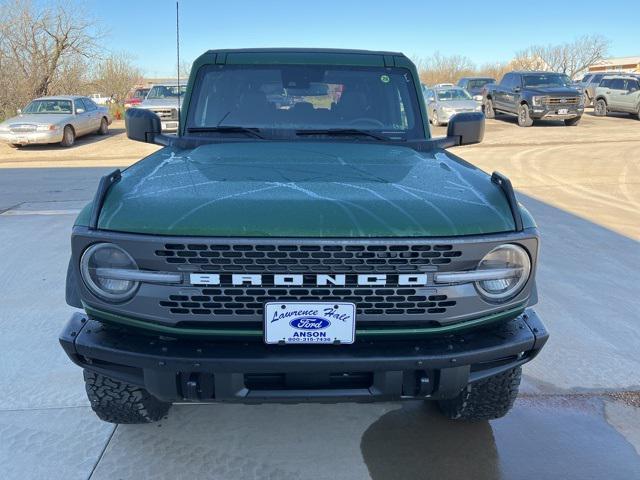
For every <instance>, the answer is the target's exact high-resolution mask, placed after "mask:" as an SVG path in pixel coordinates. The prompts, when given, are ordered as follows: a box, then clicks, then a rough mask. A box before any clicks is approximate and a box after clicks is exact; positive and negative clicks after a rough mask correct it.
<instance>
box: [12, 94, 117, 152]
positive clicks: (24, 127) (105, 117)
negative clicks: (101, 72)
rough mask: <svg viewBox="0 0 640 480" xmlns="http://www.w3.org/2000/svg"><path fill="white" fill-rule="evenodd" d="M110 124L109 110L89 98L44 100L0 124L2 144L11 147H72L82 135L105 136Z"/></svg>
mask: <svg viewBox="0 0 640 480" xmlns="http://www.w3.org/2000/svg"><path fill="white" fill-rule="evenodd" d="M111 122H112V118H111V115H110V114H109V110H108V109H107V108H106V107H101V106H98V105H96V104H95V102H93V101H92V100H91V99H90V98H87V97H80V96H59V97H42V98H37V99H35V100H33V101H32V102H31V103H29V105H27V106H26V107H25V108H24V110H22V111H19V112H18V115H17V116H15V117H12V118H9V119H8V120H5V121H4V122H2V123H0V140H1V141H3V142H6V143H8V144H9V145H11V146H20V145H29V144H46V143H59V144H60V145H62V146H63V147H70V146H71V145H73V144H74V143H75V140H76V138H77V137H80V136H82V135H88V134H91V133H97V134H99V135H106V134H107V133H108V132H109V125H110V124H111Z"/></svg>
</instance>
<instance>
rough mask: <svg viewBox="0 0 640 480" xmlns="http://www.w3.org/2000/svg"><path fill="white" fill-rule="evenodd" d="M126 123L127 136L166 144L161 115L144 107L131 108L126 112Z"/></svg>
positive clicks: (138, 140) (137, 139)
mask: <svg viewBox="0 0 640 480" xmlns="http://www.w3.org/2000/svg"><path fill="white" fill-rule="evenodd" d="M124 125H125V128H126V129H127V137H129V138H130V139H131V140H135V141H137V142H145V143H157V144H159V145H165V141H166V140H167V139H166V137H165V136H164V135H162V122H161V121H160V117H158V115H156V114H155V113H153V112H152V111H150V110H146V109H144V108H129V109H127V111H126V113H125V114H124Z"/></svg>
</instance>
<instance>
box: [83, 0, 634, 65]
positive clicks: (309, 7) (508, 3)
mask: <svg viewBox="0 0 640 480" xmlns="http://www.w3.org/2000/svg"><path fill="white" fill-rule="evenodd" d="M86 9H87V11H88V13H90V14H92V15H93V16H95V18H96V19H97V20H99V21H100V22H101V23H102V24H103V26H104V27H105V28H106V29H107V30H108V31H109V37H108V39H107V40H106V41H105V46H107V48H109V49H110V50H114V51H120V50H124V51H128V52H130V53H131V54H132V55H134V57H135V59H136V62H137V63H138V64H139V65H140V66H141V68H142V69H143V71H144V73H145V75H147V76H152V77H155V76H158V77H159V76H172V75H173V74H174V73H175V72H174V70H175V1H172V0H129V1H122V0H116V1H109V2H105V1H104V0H89V1H87V2H86ZM596 12H598V15H596ZM180 17H181V18H180V29H181V58H182V59H184V60H189V61H193V60H194V59H195V58H196V57H197V56H198V55H200V54H201V53H202V52H204V51H205V50H208V49H211V48H242V47H300V46H302V47H334V48H363V49H372V50H393V51H401V52H404V53H405V54H407V55H409V56H412V57H424V56H428V55H431V54H433V53H434V52H436V51H439V52H440V53H442V54H444V55H451V54H460V55H464V56H467V57H469V58H470V59H471V60H472V61H474V62H476V63H479V64H481V63H484V62H493V61H505V60H508V59H510V58H511V57H512V55H513V54H514V53H515V52H516V51H518V50H522V49H524V48H526V47H527V46H529V45H532V44H548V43H560V42H565V41H570V40H572V39H574V38H576V37H578V36H580V35H584V34H596V33H597V34H600V35H603V36H605V37H606V38H608V39H609V40H610V41H611V49H610V55H611V56H631V55H640V23H639V20H640V3H639V2H637V1H633V2H631V1H630V2H626V1H625V2H619V3H617V4H616V5H615V6H614V4H613V3H610V2H609V3H607V2H603V1H598V2H592V1H582V2H575V1H562V0H557V1H546V0H542V1H524V0H486V1H480V0H475V1H473V2H471V1H466V0H457V1H447V0H440V1H439V2H430V1H415V0H393V1H391V0H387V1H380V0H368V1H362V0H340V1H335V0H313V1H301V0H297V1H289V0H282V1H278V0H262V1H257V0H231V1H229V0H223V1H217V0H210V1H205V0H181V1H180ZM554 19H556V20H555V21H554Z"/></svg>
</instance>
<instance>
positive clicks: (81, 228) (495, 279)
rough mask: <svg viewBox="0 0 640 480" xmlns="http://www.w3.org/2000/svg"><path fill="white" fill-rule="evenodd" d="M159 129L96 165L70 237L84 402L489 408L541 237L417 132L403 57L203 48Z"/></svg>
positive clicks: (136, 135) (531, 324)
mask: <svg viewBox="0 0 640 480" xmlns="http://www.w3.org/2000/svg"><path fill="white" fill-rule="evenodd" d="M191 72H192V73H191V77H190V78H189V82H188V85H187V90H186V94H185V98H184V102H183V104H182V111H181V113H180V127H179V131H178V135H177V136H166V135H163V134H162V133H161V121H160V119H159V118H158V117H157V116H156V115H155V114H154V113H153V112H150V111H148V110H144V109H136V108H132V109H129V110H128V111H127V115H126V126H127V135H128V136H129V138H131V139H133V140H137V141H142V142H151V143H156V144H159V145H163V146H164V148H162V149H160V150H159V151H157V152H156V153H154V154H152V155H150V156H148V157H147V158H145V159H144V160H141V161H139V162H138V163H136V164H134V165H132V166H131V167H129V168H127V169H126V170H124V171H122V172H120V171H119V170H116V171H114V172H113V173H111V174H109V175H106V176H104V177H103V178H102V179H101V181H100V184H99V186H98V189H97V191H96V194H95V197H94V200H93V201H92V202H91V203H90V204H89V205H87V207H86V208H85V209H84V210H83V211H82V212H81V213H80V215H79V216H78V219H77V220H76V223H75V226H74V228H73V233H72V237H71V244H72V255H71V261H70V263H69V270H68V274H67V290H66V300H67V303H68V304H69V305H72V306H74V307H78V308H81V309H82V310H83V312H82V313H80V312H78V313H74V314H73V315H72V317H71V319H70V320H69V322H68V324H67V325H66V326H65V328H64V330H63V332H62V333H61V336H60V342H61V344H62V346H63V348H64V350H65V351H66V353H67V354H68V356H69V357H70V359H71V360H72V361H73V362H75V363H76V364H78V365H79V366H80V367H82V368H83V369H84V379H85V382H86V390H87V394H88V396H89V399H90V401H91V405H92V407H93V409H94V410H95V412H96V413H97V414H98V416H99V417H100V418H101V419H103V420H106V421H109V422H115V423H142V422H151V421H155V420H158V419H160V418H162V417H163V416H164V415H165V414H166V413H167V411H168V409H169V407H170V406H171V404H172V402H184V401H188V402H213V401H224V402H244V403H261V402H308V401H320V402H344V401H357V402H367V401H376V400H384V401H388V400H399V399H424V400H433V401H437V402H438V404H439V406H440V408H441V410H442V412H443V413H444V414H445V415H446V416H448V417H450V418H455V419H466V420H478V419H491V418H497V417H500V416H502V415H504V414H506V413H507V411H508V410H509V409H510V407H511V406H512V405H513V402H514V400H515V397H516V395H517V392H518V386H519V383H520V376H521V365H522V364H524V363H526V362H528V361H530V360H531V359H533V358H534V357H535V356H536V354H537V353H538V352H539V351H540V349H541V348H542V347H543V345H544V344H545V342H546V340H547V338H548V333H547V331H546V329H545V327H544V325H543V324H542V322H541V321H540V319H539V318H538V316H537V315H536V314H535V312H534V311H533V310H532V309H531V308H530V307H531V306H532V305H533V304H535V303H536V301H537V295H536V286H535V272H536V264H537V259H538V258H537V257H538V245H539V235H538V230H537V229H536V225H535V223H534V221H533V219H532V217H531V216H530V215H529V213H528V212H527V211H526V210H525V209H524V208H523V207H522V206H521V205H519V204H518V203H517V200H516V197H515V195H514V192H513V188H512V186H511V183H510V182H509V180H508V179H507V178H506V177H504V176H502V175H501V174H499V173H493V175H487V174H486V173H484V172H482V171H481V170H479V169H478V168H476V167H474V166H473V165H470V164H469V163H467V162H465V161H464V160H462V159H460V158H458V157H456V156H455V155H452V154H451V153H449V152H447V151H446V149H447V148H449V147H453V146H456V145H466V144H471V143H477V142H480V141H481V140H482V137H483V135H484V118H483V116H482V113H462V114H459V115H457V116H455V117H453V118H452V119H451V121H450V123H449V125H448V130H447V136H446V137H440V138H431V135H430V131H429V126H428V121H427V115H426V112H425V105H424V100H423V97H422V94H421V90H420V83H419V79H418V73H417V71H416V68H415V66H414V65H413V64H412V63H411V61H410V60H408V59H407V58H406V57H405V56H404V55H402V54H399V53H392V52H370V51H354V50H315V49H268V50H265V49H252V50H214V51H209V52H207V53H205V54H204V55H202V56H201V57H199V58H198V59H197V60H196V61H195V63H194V65H193V69H192V70H191Z"/></svg>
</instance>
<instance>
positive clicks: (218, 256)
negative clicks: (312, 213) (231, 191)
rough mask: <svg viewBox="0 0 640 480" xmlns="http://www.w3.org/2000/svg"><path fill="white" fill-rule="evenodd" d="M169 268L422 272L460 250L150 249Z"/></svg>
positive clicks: (449, 247) (340, 247)
mask: <svg viewBox="0 0 640 480" xmlns="http://www.w3.org/2000/svg"><path fill="white" fill-rule="evenodd" d="M155 254H156V255H157V256H159V257H163V258H164V260H165V261H166V262H167V263H168V264H170V265H173V266H174V267H175V266H177V265H180V264H183V265H192V266H198V267H199V269H200V270H203V271H213V272H242V273H245V272H246V273H259V272H288V273H293V272H296V273H299V272H314V273H324V272H331V273H349V272H357V273H367V272H378V273H388V272H400V271H401V272H413V271H425V270H429V269H430V268H429V267H431V268H433V267H432V266H437V265H446V264H449V263H451V261H452V259H454V258H457V257H460V256H462V252H461V251H460V250H457V249H455V248H454V247H453V245H447V244H442V245H438V244H434V245H429V244H417V245H416V244H414V245H407V244H404V245H400V244H390V245H380V244H370V245H367V244H357V245H338V244H333V245H327V244H322V245H295V244H290V245H286V244H282V245H273V244H235V245H228V244H221V245H216V244H209V245H208V244H183V243H167V244H165V245H164V248H163V249H159V250H156V251H155Z"/></svg>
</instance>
